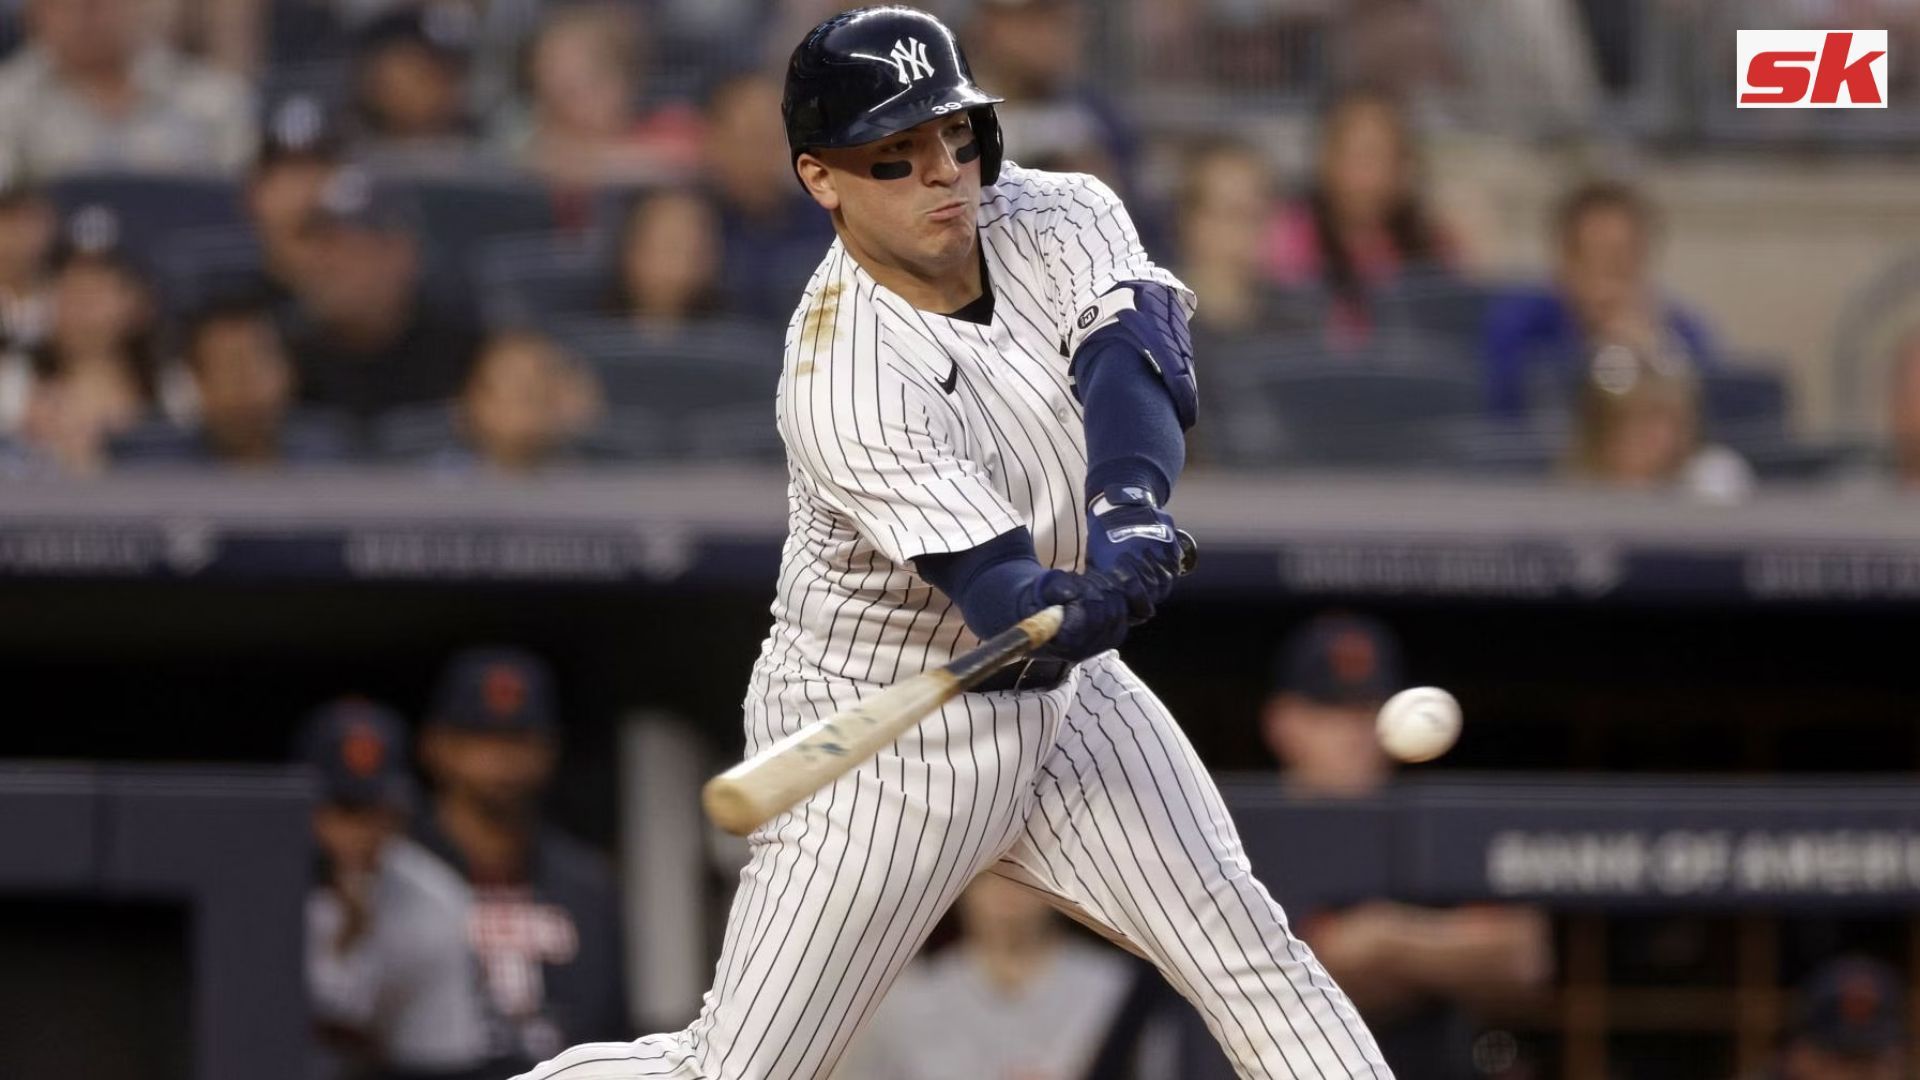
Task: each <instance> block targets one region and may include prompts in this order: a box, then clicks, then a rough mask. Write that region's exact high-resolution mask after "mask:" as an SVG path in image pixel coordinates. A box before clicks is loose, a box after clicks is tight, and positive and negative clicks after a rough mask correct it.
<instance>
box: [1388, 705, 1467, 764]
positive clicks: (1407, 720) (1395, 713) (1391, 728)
mask: <svg viewBox="0 0 1920 1080" xmlns="http://www.w3.org/2000/svg"><path fill="white" fill-rule="evenodd" d="M1374 727H1375V730H1376V731H1377V732H1378V733H1379V736H1380V745H1381V746H1384V747H1386V750H1387V753H1389V754H1391V755H1393V756H1394V757H1395V758H1397V759H1399V760H1401V761H1408V762H1413V761H1432V760H1433V759H1434V758H1437V757H1439V756H1440V755H1441V754H1444V753H1446V752H1447V751H1448V750H1449V749H1451V748H1452V747H1453V743H1454V740H1456V739H1458V738H1459V737H1460V703H1459V702H1458V701H1455V700H1454V699H1453V695H1452V694H1449V693H1447V692H1446V691H1445V690H1442V689H1440V688H1439V687H1437V686H1416V687H1413V688H1412V689H1410V690H1402V691H1400V692H1399V693H1397V694H1395V695H1393V696H1392V697H1390V698H1388V699H1387V703H1386V704H1385V705H1382V706H1380V717H1379V719H1378V720H1376V721H1375V722H1374Z"/></svg>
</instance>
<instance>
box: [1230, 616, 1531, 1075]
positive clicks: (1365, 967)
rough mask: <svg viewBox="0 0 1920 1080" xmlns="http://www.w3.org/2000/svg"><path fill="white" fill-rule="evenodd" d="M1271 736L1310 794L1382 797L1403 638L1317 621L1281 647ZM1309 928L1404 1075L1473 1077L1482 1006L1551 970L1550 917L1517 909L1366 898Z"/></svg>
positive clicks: (1359, 623)
mask: <svg viewBox="0 0 1920 1080" xmlns="http://www.w3.org/2000/svg"><path fill="white" fill-rule="evenodd" d="M1277 660H1278V662H1277V664H1276V670H1275V676H1276V678H1275V690H1274V692H1273V694H1272V696H1271V697H1269V698H1268V700H1267V703H1266V706H1265V709H1264V711H1263V713H1262V716H1261V728H1262V734H1263V735H1264V736H1265V738H1266V742H1267V746H1268V748H1269V749H1271V750H1272V751H1273V754H1274V756H1275V757H1276V758H1277V759H1279V762H1280V782H1281V784H1282V785H1283V786H1284V787H1285V789H1286V791H1287V793H1288V794H1289V795H1291V796H1294V797H1297V798H1300V799H1355V798H1365V797H1367V796H1370V795H1374V794H1377V793H1378V792H1380V791H1381V790H1382V789H1384V788H1385V787H1386V786H1387V785H1388V784H1389V783H1391V782H1392V778H1393V763H1392V761H1391V760H1390V759H1389V758H1388V756H1387V753H1386V751H1385V750H1384V749H1382V747H1381V745H1380V741H1379V739H1378V738H1377V737H1376V736H1375V734H1374V719H1375V717H1376V716H1377V715H1378V713H1379V711H1380V706H1381V705H1382V704H1383V703H1384V702H1385V701H1386V700H1387V698H1389V697H1391V696H1392V695H1393V694H1394V693H1395V692H1397V691H1399V690H1402V689H1404V688H1405V687H1406V686H1407V682H1406V679H1405V677H1404V675H1403V674H1402V664H1401V649H1400V643H1399V642H1398V641H1397V640H1396V639H1395V638H1394V636H1393V635H1392V633H1391V632H1390V631H1389V630H1388V629H1387V628H1386V626H1385V625H1384V624H1382V623H1381V622H1379V621H1378V620H1375V619H1371V618H1366V617H1363V616H1359V615H1351V614H1345V613H1329V614H1324V615H1320V616H1317V617H1315V618H1313V619H1310V620H1309V621H1308V622H1307V623H1306V624H1305V625H1303V626H1302V627H1300V628H1299V629H1298V630H1296V631H1295V632H1294V633H1293V634H1292V635H1290V636H1289V637H1288V639H1287V640H1286V642H1285V643H1283V644H1282V646H1281V649H1280V652H1279V656H1278V658H1277ZM1296 915H1298V917H1299V918H1300V931H1301V936H1302V937H1304V938H1305V939H1306V940H1307V941H1308V942H1309V943H1311V944H1312V945H1313V948H1314V952H1315V953H1316V954H1318V955H1319V957H1320V959H1321V961H1322V962H1324V963H1325V964H1326V965H1327V970H1328V971H1331V972H1332V973H1333V975H1334V977H1335V978H1337V979H1339V980H1340V985H1341V986H1343V987H1345V988H1346V990H1347V993H1349V994H1350V995H1352V997H1353V1001H1354V1004H1356V1005H1358V1006H1359V1007H1360V1012H1361V1015H1363V1016H1365V1017H1366V1018H1367V1022H1368V1023H1369V1024H1370V1025H1371V1026H1372V1027H1373V1030H1374V1034H1375V1036H1376V1037H1377V1038H1378V1039H1379V1041H1380V1049H1381V1051H1382V1053H1383V1054H1384V1055H1385V1056H1386V1059H1387V1062H1388V1063H1389V1064H1391V1065H1392V1066H1393V1068H1394V1072H1395V1075H1397V1076H1399V1077H1400V1078H1401V1080H1471V1078H1473V1077H1475V1076H1477V1075H1478V1073H1476V1072H1475V1070H1474V1068H1473V1064H1472V1057H1473V1055H1472V1042H1473V1037H1474V1029H1473V1024H1472V1019H1471V1011H1472V1010H1473V1008H1474V1007H1475V1006H1477V1005H1484V1004H1487V1003H1492V1002H1498V1001H1502V1000H1510V999H1512V998H1513V997H1515V996H1516V995H1523V994H1526V993H1528V992H1530V991H1533V990H1536V989H1538V988H1540V987H1541V986H1543V985H1545V983H1546V981H1547V979H1548V977H1549V976H1550V975H1551V973H1552V954H1551V941H1550V936H1549V927H1548V925H1547V920H1546V917H1545V916H1544V915H1543V914H1542V913H1541V912H1539V911H1537V910H1535V909H1533V908H1529V907H1523V906H1518V905H1471V906H1465V907H1458V908H1430V907H1420V906H1417V905H1413V904H1405V903H1400V902H1398V901H1394V900H1386V899H1362V900H1360V901H1359V902H1357V903H1353V904H1350V905H1348V906H1345V907H1340V908H1329V909H1326V910H1319V911H1302V912H1296Z"/></svg>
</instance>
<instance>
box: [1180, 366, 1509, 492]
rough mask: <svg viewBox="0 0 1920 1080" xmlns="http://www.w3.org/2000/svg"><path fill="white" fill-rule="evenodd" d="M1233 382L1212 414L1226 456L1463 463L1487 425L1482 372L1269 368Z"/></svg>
mask: <svg viewBox="0 0 1920 1080" xmlns="http://www.w3.org/2000/svg"><path fill="white" fill-rule="evenodd" d="M1233 383H1234V385H1233V391H1232V393H1231V395H1230V396H1229V397H1228V398H1227V399H1226V400H1225V401H1224V402H1223V403H1222V404H1221V405H1220V406H1219V408H1218V409H1217V410H1216V411H1215V412H1214V414H1213V415H1212V417H1211V419H1210V421H1209V422H1210V423H1211V424H1212V425H1213V426H1214V428H1215V430H1214V431H1213V432H1212V433H1211V437H1210V439H1209V443H1208V446H1209V450H1210V452H1211V454H1212V456H1213V457H1214V458H1215V460H1217V461H1219V462H1220V463H1222V464H1228V465H1240V466H1249V467H1258V466H1270V465H1325V466H1357V465H1383V466H1410V467H1424V466H1432V465H1466V464H1469V463H1470V460H1471V455H1470V453H1469V449H1470V442H1471V439H1472V438H1473V437H1474V432H1476V431H1478V430H1482V429H1483V427H1484V424H1483V422H1482V420H1481V412H1480V403H1481V396H1482V394H1481V387H1480V384H1479V382H1478V380H1476V379H1473V378H1470V377H1467V376H1464V375H1461V374H1457V373H1453V372H1448V371H1444V370H1433V369H1417V368H1397V367H1383V366H1377V365H1362V364H1338V365H1324V366H1317V367H1305V366H1302V367H1291V366H1289V367H1272V368H1268V369H1267V370H1264V371H1260V372H1255V373H1242V375H1241V376H1240V377H1238V378H1236V379H1235V380H1233Z"/></svg>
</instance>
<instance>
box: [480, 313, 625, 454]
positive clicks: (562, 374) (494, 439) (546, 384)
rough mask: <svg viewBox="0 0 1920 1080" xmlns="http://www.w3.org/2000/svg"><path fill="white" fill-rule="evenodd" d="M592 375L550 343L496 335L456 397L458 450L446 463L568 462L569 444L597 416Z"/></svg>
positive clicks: (517, 335)
mask: <svg viewBox="0 0 1920 1080" xmlns="http://www.w3.org/2000/svg"><path fill="white" fill-rule="evenodd" d="M599 407H600V402H599V392H598V388H597V387H596V386H595V384H594V382H593V379H592V376H591V375H590V374H588V373H587V372H586V370H585V369H584V368H582V367H581V366H580V364H579V363H578V362H576V361H575V360H574V359H573V358H572V357H571V356H568V355H567V354H566V353H565V352H563V351H561V349H560V347H559V346H558V345H555V344H554V343H553V342H552V341H549V340H548V339H546V338H544V337H541V336H539V335H538V334H532V333H513V332H510V333H505V334H500V335H497V336H495V337H494V338H493V339H492V340H491V341H489V342H488V343H487V345H486V347H485V348H483V349H481V350H480V357H479V359H478V360H477V361H476V362H475V363H474V366H473V373H472V374H471V375H470V376H468V378H467V386H466V390H465V392H464V393H462V394H461V397H460V415H459V431H460V438H461V443H462V445H461V446H460V448H459V449H458V450H457V451H456V452H455V454H454V455H452V456H451V458H450V459H448V463H453V464H461V465H465V464H479V465H485V466H488V467H490V468H493V469H498V470H501V471H504V472H525V471H528V470H531V469H537V468H539V467H541V466H544V465H551V464H553V463H555V462H556V461H560V460H563V459H565V458H566V457H567V451H568V449H569V444H570V443H571V442H572V441H573V440H575V439H577V438H578V437H579V436H580V435H582V434H584V433H585V431H586V429H587V428H588V427H590V426H592V422H593V420H594V418H596V417H597V415H598V413H599Z"/></svg>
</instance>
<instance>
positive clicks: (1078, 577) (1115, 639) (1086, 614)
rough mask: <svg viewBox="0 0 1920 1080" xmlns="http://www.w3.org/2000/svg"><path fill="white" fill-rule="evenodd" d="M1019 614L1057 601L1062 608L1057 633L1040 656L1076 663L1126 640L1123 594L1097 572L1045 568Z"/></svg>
mask: <svg viewBox="0 0 1920 1080" xmlns="http://www.w3.org/2000/svg"><path fill="white" fill-rule="evenodd" d="M1030 588H1031V590H1032V591H1031V592H1030V593H1029V594H1028V598H1027V601H1026V603H1024V604H1022V605H1021V606H1022V608H1023V611H1022V613H1021V617H1022V618H1024V617H1026V616H1027V615H1031V614H1033V613H1034V612H1036V611H1039V610H1040V609H1041V608H1044V607H1049V606H1051V605H1054V604H1059V605H1060V606H1061V607H1062V608H1064V609H1065V617H1064V618H1063V619H1062V620H1061V622H1060V632H1059V633H1057V634H1055V635H1053V640H1052V641H1049V642H1047V644H1046V645H1044V646H1042V647H1041V649H1040V655H1042V656H1051V657H1055V658H1057V659H1061V660H1068V661H1071V662H1073V663H1076V664H1077V663H1079V662H1080V661H1082V660H1085V659H1087V658H1088V657H1091V656H1098V655H1100V654H1101V653H1103V652H1106V651H1107V650H1108V649H1117V648H1119V647H1120V643H1121V642H1123V641H1125V640H1126V639H1127V597H1126V592H1125V591H1124V590H1123V589H1122V588H1121V586H1120V584H1119V583H1118V582H1115V581H1114V580H1112V579H1111V578H1109V577H1107V576H1106V575H1105V574H1102V573H1100V572H1099V571H1097V570H1096V571H1091V572H1089V573H1085V574H1076V573H1073V572H1071V571H1068V570H1049V571H1047V572H1046V573H1044V574H1041V575H1040V576H1039V577H1037V578H1035V579H1034V582H1033V585H1032V586H1030Z"/></svg>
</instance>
